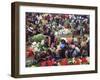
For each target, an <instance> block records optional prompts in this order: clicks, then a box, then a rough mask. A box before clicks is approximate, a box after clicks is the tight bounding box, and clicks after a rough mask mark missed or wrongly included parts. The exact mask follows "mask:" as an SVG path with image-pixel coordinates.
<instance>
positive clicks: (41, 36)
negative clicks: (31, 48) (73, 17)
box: [32, 34, 45, 43]
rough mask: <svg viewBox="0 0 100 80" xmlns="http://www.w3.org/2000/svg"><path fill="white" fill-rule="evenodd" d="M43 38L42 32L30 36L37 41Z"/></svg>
mask: <svg viewBox="0 0 100 80" xmlns="http://www.w3.org/2000/svg"><path fill="white" fill-rule="evenodd" d="M44 38H45V36H44V35H43V34H37V35H34V36H33V37H32V40H33V41H35V42H37V43H38V42H41V40H43V39H44Z"/></svg>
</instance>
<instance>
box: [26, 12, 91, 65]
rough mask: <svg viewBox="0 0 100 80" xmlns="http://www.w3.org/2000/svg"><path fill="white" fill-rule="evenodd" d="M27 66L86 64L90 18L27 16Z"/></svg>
mask: <svg viewBox="0 0 100 80" xmlns="http://www.w3.org/2000/svg"><path fill="white" fill-rule="evenodd" d="M25 27H26V66H27V67H31V66H59V65H74V64H75V65H76V64H77V65H80V64H89V56H90V53H89V41H90V40H89V28H90V27H89V15H76V14H54V13H33V12H26V26H25Z"/></svg>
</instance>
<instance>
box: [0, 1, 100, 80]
mask: <svg viewBox="0 0 100 80" xmlns="http://www.w3.org/2000/svg"><path fill="white" fill-rule="evenodd" d="M0 1H1V2H0V54H1V55H0V80H16V79H14V78H12V77H10V68H11V60H10V59H11V48H10V47H11V2H13V1H15V0H0ZM16 1H26V2H27V1H29V2H41V3H55V4H74V5H88V6H98V9H99V10H98V14H99V13H100V6H99V4H100V2H99V0H16ZM99 21H100V16H98V35H99V34H100V33H99V25H100V24H99ZM98 41H100V37H98ZM98 44H99V42H98ZM98 47H99V46H98ZM99 52H100V50H99V51H98V53H99ZM99 56H100V54H98V58H99ZM98 61H100V58H99V60H98ZM98 67H100V63H99V62H98ZM32 79H34V80H46V79H48V80H100V69H99V73H97V74H83V75H66V76H53V77H39V78H26V79H25V78H23V79H18V80H32Z"/></svg>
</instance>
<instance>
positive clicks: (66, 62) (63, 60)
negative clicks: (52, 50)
mask: <svg viewBox="0 0 100 80" xmlns="http://www.w3.org/2000/svg"><path fill="white" fill-rule="evenodd" d="M60 64H61V65H67V64H68V60H67V59H66V58H64V59H62V60H61V61H60Z"/></svg>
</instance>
